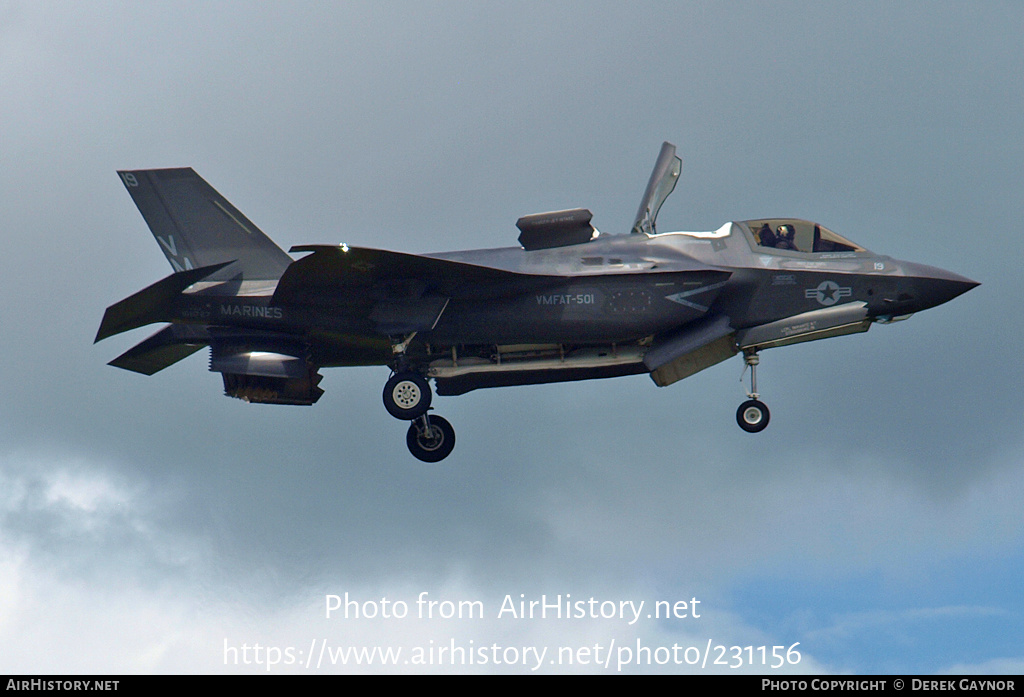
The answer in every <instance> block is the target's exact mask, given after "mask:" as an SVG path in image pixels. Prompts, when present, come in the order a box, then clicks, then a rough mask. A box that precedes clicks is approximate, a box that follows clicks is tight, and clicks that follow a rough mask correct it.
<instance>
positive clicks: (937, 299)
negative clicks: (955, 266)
mask: <svg viewBox="0 0 1024 697" xmlns="http://www.w3.org/2000/svg"><path fill="white" fill-rule="evenodd" d="M903 272H904V273H905V274H906V275H907V277H908V279H907V280H908V281H910V287H911V289H912V290H911V293H912V294H913V295H914V296H916V297H915V298H914V304H916V305H918V309H920V310H926V309H928V308H929V307H935V306H936V305H941V304H942V303H945V302H949V301H950V300H952V299H953V298H955V297H957V296H958V295H963V294H964V293H966V292H967V291H969V290H970V289H971V288H974V287H975V286H978V285H981V284H979V283H978V282H977V281H972V280H971V279H969V278H967V277H965V276H961V275H960V274H956V273H953V272H952V271H946V270H945V269H940V268H938V267H935V266H925V265H924V264H914V263H911V262H906V263H904V264H903Z"/></svg>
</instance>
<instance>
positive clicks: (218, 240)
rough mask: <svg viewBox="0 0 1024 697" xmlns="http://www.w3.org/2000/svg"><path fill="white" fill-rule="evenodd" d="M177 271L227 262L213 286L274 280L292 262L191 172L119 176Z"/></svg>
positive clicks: (137, 172)
mask: <svg viewBox="0 0 1024 697" xmlns="http://www.w3.org/2000/svg"><path fill="white" fill-rule="evenodd" d="M118 174H119V175H120V177H121V181H122V182H124V185H125V188H127V189H128V193H129V194H131V197H132V200H133V201H135V205H136V206H138V208H139V212H140V213H142V217H143V218H145V219H146V223H147V224H148V225H149V229H150V230H152V232H153V236H154V237H156V241H157V242H158V243H159V244H160V249H161V250H162V251H163V253H164V256H166V257H167V261H169V262H170V263H171V266H172V267H173V268H174V270H175V271H187V270H190V269H195V268H200V267H204V266H212V265H215V264H224V263H225V262H234V263H230V264H228V266H226V267H225V268H224V269H222V270H220V271H218V272H217V273H216V274H215V275H214V276H212V277H210V279H209V280H217V281H220V280H228V279H239V278H241V279H242V280H272V279H277V278H280V277H281V274H282V273H284V270H285V269H286V268H287V267H288V265H289V264H291V262H292V258H291V257H290V256H288V255H287V254H285V252H284V251H283V250H282V249H281V248H280V247H278V246H277V245H276V244H274V242H273V241H272V240H271V239H270V238H269V237H267V236H266V235H265V234H263V232H262V231H261V230H260V229H259V228H258V227H256V226H255V225H254V224H253V223H252V221H250V220H249V219H248V218H246V217H245V216H244V215H243V214H242V213H241V212H240V211H239V210H238V209H237V208H235V207H234V206H232V205H231V203H230V202H228V200H227V199H226V198H224V197H223V196H221V195H220V194H219V193H217V191H216V190H215V189H214V188H213V187H212V186H210V185H209V184H207V183H206V181H205V180H204V179H203V178H202V177H200V176H199V175H198V174H196V173H195V171H194V170H193V169H192V168H190V167H186V168H182V169H142V170H132V171H122V172H118Z"/></svg>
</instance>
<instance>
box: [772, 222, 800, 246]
mask: <svg viewBox="0 0 1024 697" xmlns="http://www.w3.org/2000/svg"><path fill="white" fill-rule="evenodd" d="M775 247H776V249H790V250H792V251H794V252H795V251H796V230H794V229H793V226H792V225H780V226H779V230H778V242H776V244H775Z"/></svg>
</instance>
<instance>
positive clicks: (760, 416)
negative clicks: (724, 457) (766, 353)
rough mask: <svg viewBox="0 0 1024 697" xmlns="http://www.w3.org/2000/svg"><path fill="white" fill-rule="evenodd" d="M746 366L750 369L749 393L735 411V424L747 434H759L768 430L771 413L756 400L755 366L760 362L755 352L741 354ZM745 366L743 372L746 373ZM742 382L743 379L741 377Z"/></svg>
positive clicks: (763, 404)
mask: <svg viewBox="0 0 1024 697" xmlns="http://www.w3.org/2000/svg"><path fill="white" fill-rule="evenodd" d="M743 358H744V361H745V362H746V366H749V367H750V391H749V392H747V397H748V399H747V401H745V402H744V403H743V404H741V405H740V408H739V409H737V410H736V423H738V424H739V426H740V428H742V429H743V430H744V431H746V432H747V433H760V432H761V431H763V430H764V429H766V428H768V421H769V419H771V412H769V411H768V407H767V406H766V405H765V403H764V402H762V401H760V400H759V399H758V394H757V364H758V363H759V362H760V361H759V359H758V357H757V352H756V351H750V352H749V353H744V354H743ZM746 366H744V368H743V371H744V372H746V369H747V368H746ZM740 380H741V381H742V380H743V378H742V377H741V378H740Z"/></svg>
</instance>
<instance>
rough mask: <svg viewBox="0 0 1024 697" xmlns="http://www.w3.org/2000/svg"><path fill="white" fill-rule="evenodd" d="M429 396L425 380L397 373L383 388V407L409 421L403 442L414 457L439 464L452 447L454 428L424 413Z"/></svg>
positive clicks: (421, 377)
mask: <svg viewBox="0 0 1024 697" xmlns="http://www.w3.org/2000/svg"><path fill="white" fill-rule="evenodd" d="M431 394H432V393H431V391H430V385H429V384H428V383H427V380H426V378H424V377H423V376H422V375H420V374H419V373H416V372H414V371H411V370H399V371H397V372H396V373H395V374H394V375H392V376H391V379H389V380H388V381H387V383H385V385H384V408H385V409H387V410H388V413H389V414H391V415H392V416H393V417H395V418H396V419H401V420H402V421H410V422H411V423H410V424H409V431H408V433H406V436H405V442H406V445H408V446H409V452H411V453H412V455H413V457H415V458H416V459H418V460H422V461H423V462H440V461H441V460H443V459H445V458H446V457H448V456H449V455H450V454H451V452H452V449H453V448H455V429H454V428H452V425H451V424H450V423H448V421H447V420H446V419H443V418H441V417H440V416H431V415H430V414H428V413H427V412H428V411H429V410H430V400H431Z"/></svg>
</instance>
